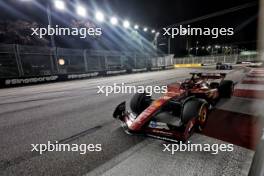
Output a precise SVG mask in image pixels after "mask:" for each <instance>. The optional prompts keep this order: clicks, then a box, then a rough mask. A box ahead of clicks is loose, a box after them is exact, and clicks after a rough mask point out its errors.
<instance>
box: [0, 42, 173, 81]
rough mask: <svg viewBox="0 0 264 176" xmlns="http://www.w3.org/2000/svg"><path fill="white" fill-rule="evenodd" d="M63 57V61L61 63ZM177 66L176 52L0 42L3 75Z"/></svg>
mask: <svg viewBox="0 0 264 176" xmlns="http://www.w3.org/2000/svg"><path fill="white" fill-rule="evenodd" d="M60 60H62V62H59V61H60ZM169 66H173V55H157V54H154V53H140V54H138V53H132V52H117V51H104V50H101V51H99V50H79V49H65V48H48V47H46V48H45V47H35V46H21V45H6V44H5V45H0V77H2V78H3V77H4V78H7V77H25V76H45V75H54V74H73V73H74V74H77V73H88V72H95V71H96V72H107V71H120V70H126V71H128V72H132V71H133V70H134V71H135V70H152V69H153V70H155V69H160V68H164V67H169Z"/></svg>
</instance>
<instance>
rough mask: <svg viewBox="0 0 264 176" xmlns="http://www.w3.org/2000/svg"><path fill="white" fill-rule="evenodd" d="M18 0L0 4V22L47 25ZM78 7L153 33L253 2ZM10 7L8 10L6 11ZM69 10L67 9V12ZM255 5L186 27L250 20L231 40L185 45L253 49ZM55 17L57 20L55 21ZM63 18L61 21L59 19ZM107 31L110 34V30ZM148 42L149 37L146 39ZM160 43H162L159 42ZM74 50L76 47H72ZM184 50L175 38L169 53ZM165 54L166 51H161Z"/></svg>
mask: <svg viewBox="0 0 264 176" xmlns="http://www.w3.org/2000/svg"><path fill="white" fill-rule="evenodd" d="M18 1H19V0H9V1H6V3H5V2H1V3H0V6H1V9H2V10H1V12H0V20H8V19H11V20H13V21H15V20H18V19H26V20H29V21H37V22H38V23H41V24H44V23H46V22H47V17H46V15H45V11H43V9H42V11H41V9H40V8H37V7H35V6H34V5H30V4H29V3H28V4H25V3H21V2H18ZM38 2H40V3H41V4H43V6H44V4H46V3H47V2H48V1H44V0H43V1H38ZM66 2H67V3H69V4H75V3H76V2H77V1H74V0H69V1H66ZM81 2H82V3H84V4H86V5H87V8H88V11H89V12H91V11H92V10H95V9H100V10H101V11H103V12H104V13H105V14H107V15H109V16H112V15H116V16H117V17H122V19H128V20H130V21H131V23H132V24H135V23H137V24H139V25H140V26H142V25H143V26H147V27H151V28H155V29H162V28H163V27H166V26H168V25H172V24H175V23H179V22H182V21H185V20H189V19H193V18H196V17H200V16H203V15H207V14H210V13H214V12H217V11H221V10H224V9H227V8H231V7H235V6H238V5H242V4H245V3H251V2H257V1H253V0H218V1H216V0H166V1H165V0H86V1H85V0H83V1H81ZM7 7H10V8H11V9H12V10H10V9H8V8H7ZM71 8H72V10H74V9H73V7H69V9H71ZM257 14H258V5H256V6H254V7H250V8H248V9H244V10H240V11H237V12H233V13H229V14H226V15H222V16H219V17H214V18H211V19H208V20H203V21H199V22H196V23H192V24H190V25H192V26H194V27H196V26H199V27H226V28H228V27H234V28H236V27H238V26H241V25H242V26H243V23H246V21H247V20H248V19H249V18H253V20H252V21H250V23H249V24H247V25H245V26H243V28H242V29H240V30H239V31H238V32H236V33H235V35H234V36H232V37H220V38H218V39H212V38H210V37H209V38H208V37H204V36H202V37H192V38H190V39H189V45H190V46H194V45H195V43H196V41H199V44H200V45H201V46H202V45H204V46H206V45H214V44H223V45H224V44H230V45H238V46H239V47H241V48H247V49H255V47H256V40H257V36H256V31H257V17H256V18H254V16H257ZM89 15H90V16H91V15H92V14H89ZM54 16H55V17H53V18H54V19H53V20H54V23H60V22H61V21H70V20H71V18H72V16H71V15H67V14H55V15H54ZM56 16H57V18H56ZM62 16H63V18H62ZM110 31H111V30H110ZM146 37H147V38H149V36H146ZM160 40H162V39H160ZM58 43H59V44H60V45H61V46H62V47H71V46H69V45H66V44H65V42H60V41H58ZM75 47H80V46H79V45H76V46H75ZM185 48H186V38H184V37H179V38H176V39H175V40H173V41H172V51H173V52H174V53H177V52H178V53H182V54H184V53H183V52H182V51H183V50H184V49H185ZM164 50H166V49H164Z"/></svg>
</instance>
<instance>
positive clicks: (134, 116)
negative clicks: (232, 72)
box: [113, 73, 234, 142]
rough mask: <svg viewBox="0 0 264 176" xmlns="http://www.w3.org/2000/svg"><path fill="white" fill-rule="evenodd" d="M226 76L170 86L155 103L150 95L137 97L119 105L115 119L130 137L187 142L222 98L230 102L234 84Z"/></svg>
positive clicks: (196, 77)
mask: <svg viewBox="0 0 264 176" xmlns="http://www.w3.org/2000/svg"><path fill="white" fill-rule="evenodd" d="M225 77H226V74H224V73H191V78H190V79H186V80H185V81H183V82H179V83H174V84H170V85H168V86H167V93H166V94H164V95H163V96H161V97H160V98H158V99H155V100H153V99H152V98H151V97H150V96H148V95H147V94H146V93H137V94H135V95H134V96H133V97H132V99H131V102H130V109H131V112H130V111H127V110H126V102H122V103H121V104H119V105H118V106H117V107H116V109H115V111H114V114H113V116H114V118H115V119H119V120H120V121H121V124H122V127H123V129H124V130H125V132H127V133H128V134H138V135H146V136H149V137H153V138H157V139H162V140H167V141H174V142H178V141H186V140H187V139H188V138H189V137H190V136H191V135H192V134H193V133H194V132H195V131H198V132H201V131H202V130H203V129H204V128H205V125H206V122H207V119H208V114H209V112H210V110H211V109H212V108H213V107H214V106H215V105H216V103H217V101H218V100H219V99H220V98H230V97H231V96H232V93H233V90H234V83H233V81H231V80H225Z"/></svg>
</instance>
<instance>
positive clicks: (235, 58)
mask: <svg viewBox="0 0 264 176" xmlns="http://www.w3.org/2000/svg"><path fill="white" fill-rule="evenodd" d="M256 60H257V55H254V56H241V55H238V54H236V55H213V56H200V57H184V58H175V59H174V64H202V65H212V64H216V63H231V64H236V63H242V62H253V61H256Z"/></svg>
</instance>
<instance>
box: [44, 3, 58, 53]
mask: <svg viewBox="0 0 264 176" xmlns="http://www.w3.org/2000/svg"><path fill="white" fill-rule="evenodd" d="M46 12H47V16H48V23H49V26H50V27H52V19H51V13H50V5H49V4H48V5H47V7H46ZM50 41H51V47H52V48H53V47H56V44H55V39H54V36H53V35H50Z"/></svg>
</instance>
